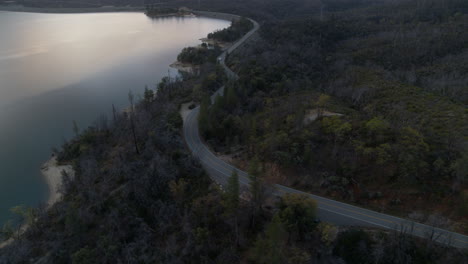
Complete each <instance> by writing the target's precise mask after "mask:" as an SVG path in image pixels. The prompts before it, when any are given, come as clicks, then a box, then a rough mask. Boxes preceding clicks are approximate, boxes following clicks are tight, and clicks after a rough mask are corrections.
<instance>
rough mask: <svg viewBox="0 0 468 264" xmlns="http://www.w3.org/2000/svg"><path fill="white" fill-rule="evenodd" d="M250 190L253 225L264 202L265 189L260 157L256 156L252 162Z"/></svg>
mask: <svg viewBox="0 0 468 264" xmlns="http://www.w3.org/2000/svg"><path fill="white" fill-rule="evenodd" d="M248 174H249V179H250V182H249V190H250V195H251V197H252V198H251V200H250V202H251V206H252V226H255V218H256V216H257V214H258V213H259V211H260V209H261V206H262V202H263V190H262V181H261V178H260V177H261V172H260V165H259V161H258V158H254V159H253V161H252V162H251V163H250V166H249V170H248Z"/></svg>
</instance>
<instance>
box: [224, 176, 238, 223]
mask: <svg viewBox="0 0 468 264" xmlns="http://www.w3.org/2000/svg"><path fill="white" fill-rule="evenodd" d="M239 194H240V193H239V174H238V173H237V171H236V170H235V169H234V170H233V171H232V174H231V176H230V177H229V179H228V185H227V188H226V204H227V209H228V212H229V213H231V214H232V213H234V212H236V211H237V209H238V208H239Z"/></svg>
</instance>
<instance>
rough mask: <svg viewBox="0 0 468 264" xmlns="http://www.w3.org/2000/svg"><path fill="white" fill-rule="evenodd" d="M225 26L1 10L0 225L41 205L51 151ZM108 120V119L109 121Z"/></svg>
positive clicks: (207, 21) (139, 17)
mask: <svg viewBox="0 0 468 264" xmlns="http://www.w3.org/2000/svg"><path fill="white" fill-rule="evenodd" d="M229 24H230V22H229V21H223V20H217V19H211V18H202V17H184V18H181V17H169V18H159V19H154V20H152V19H149V18H148V17H146V16H145V15H144V14H142V13H91V14H37V13H14V12H0V39H1V41H0V226H1V225H3V223H5V221H6V220H7V219H10V218H11V217H12V215H11V213H10V212H9V209H10V208H11V207H13V206H16V205H26V206H37V205H39V204H40V203H42V202H45V201H46V200H47V195H48V188H47V185H46V184H45V181H44V179H43V178H42V176H41V174H40V167H41V165H42V164H43V163H44V162H45V161H46V160H48V159H49V157H50V154H51V149H52V147H60V146H61V145H62V143H63V142H64V140H65V139H69V138H70V137H71V136H72V135H73V131H72V123H73V120H75V121H76V122H77V124H78V126H79V127H80V128H86V127H88V126H89V125H90V124H92V122H93V121H94V120H97V119H98V117H99V116H101V115H107V116H110V113H111V109H112V104H114V105H115V106H116V107H117V109H123V108H124V107H125V106H126V105H128V97H127V95H128V92H129V90H132V91H133V93H134V94H136V95H141V94H142V93H143V90H144V87H145V85H148V87H150V88H154V87H155V85H156V84H157V83H158V82H159V80H160V79H161V78H162V77H164V76H167V75H168V74H171V75H173V76H174V75H176V74H177V73H176V71H174V70H171V69H170V68H169V65H170V64H171V63H172V62H174V61H175V60H176V58H177V54H178V53H179V52H180V51H181V49H182V48H184V47H187V46H194V45H197V44H199V43H200V41H199V39H200V38H203V37H206V35H207V34H208V33H209V32H212V31H215V30H217V29H221V28H225V27H227V26H229ZM109 119H110V118H109Z"/></svg>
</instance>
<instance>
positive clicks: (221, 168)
mask: <svg viewBox="0 0 468 264" xmlns="http://www.w3.org/2000/svg"><path fill="white" fill-rule="evenodd" d="M251 21H252V22H253V24H254V27H253V29H252V30H251V31H249V32H248V33H247V34H246V35H245V36H244V37H242V38H241V39H240V40H238V41H237V42H236V43H235V44H233V45H232V46H231V47H230V48H229V49H227V50H226V51H225V52H223V53H222V54H221V55H220V56H219V57H218V62H219V63H220V64H221V66H223V68H224V70H225V71H226V74H227V76H228V77H229V78H230V79H234V80H235V79H237V78H238V76H237V74H236V73H234V72H233V71H232V70H231V69H229V68H228V67H227V66H226V64H225V59H226V55H227V54H229V53H231V52H232V51H234V50H235V49H236V48H238V47H239V46H240V45H242V44H243V43H244V42H245V41H246V40H247V39H248V38H249V37H250V36H252V34H254V33H255V32H256V31H257V30H258V28H259V25H258V23H257V22H255V21H253V20H251ZM223 93H224V87H221V88H220V89H219V90H218V91H216V92H215V93H214V94H213V95H212V100H213V101H214V98H215V97H216V96H218V95H223ZM199 111H200V108H199V107H196V108H194V109H193V110H191V111H190V112H189V113H188V114H187V115H186V116H185V119H184V138H185V141H186V143H187V146H188V147H189V149H190V151H191V152H192V154H193V155H194V156H195V157H196V158H198V159H199V160H200V162H201V163H202V165H203V167H204V168H205V170H206V171H207V172H208V174H209V175H210V177H211V178H212V179H213V180H214V181H216V182H218V183H219V184H222V185H225V184H226V183H227V179H228V177H229V176H230V175H231V173H232V171H233V170H237V172H238V173H239V181H240V184H241V186H248V183H249V179H248V175H247V173H246V172H244V171H242V170H239V169H237V168H235V167H233V166H232V165H230V164H228V163H226V162H225V161H223V160H221V159H220V158H218V157H217V156H216V155H215V154H214V153H213V152H212V151H211V150H210V149H209V148H208V147H207V146H206V145H205V144H204V142H203V141H202V139H201V137H200V134H199V129H198V113H199ZM275 188H276V190H277V193H278V194H279V195H281V194H286V193H299V194H304V195H308V196H310V197H311V198H312V199H314V200H316V201H317V204H318V216H319V218H320V219H321V220H322V221H326V222H330V223H333V224H336V225H347V226H360V227H375V228H383V229H387V230H393V231H396V232H400V233H406V234H410V235H414V236H416V237H420V238H424V239H430V240H432V241H436V242H438V243H441V244H444V245H447V246H453V247H456V248H468V237H467V236H465V235H462V234H459V233H454V232H450V231H447V230H444V229H440V228H435V227H432V226H428V225H424V224H420V223H417V222H414V221H410V220H407V219H403V218H399V217H394V216H391V215H387V214H382V213H378V212H375V211H371V210H367V209H364V208H360V207H357V206H353V205H349V204H346V203H342V202H338V201H335V200H331V199H327V198H324V197H321V196H317V195H313V194H309V193H304V192H301V191H298V190H295V189H292V188H288V187H286V186H282V185H275Z"/></svg>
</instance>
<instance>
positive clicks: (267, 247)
mask: <svg viewBox="0 0 468 264" xmlns="http://www.w3.org/2000/svg"><path fill="white" fill-rule="evenodd" d="M286 235H287V234H286V231H285V230H284V227H283V224H282V222H281V219H280V217H279V216H278V215H275V216H274V217H273V219H272V220H271V222H270V223H269V224H268V225H267V227H266V230H265V235H264V237H262V236H260V237H259V238H258V239H257V240H256V241H255V244H254V247H253V249H252V254H251V259H252V260H253V261H254V262H255V263H262V264H263V263H265V264H275V263H278V264H280V263H285V261H286V259H285V246H286V243H285V241H286Z"/></svg>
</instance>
